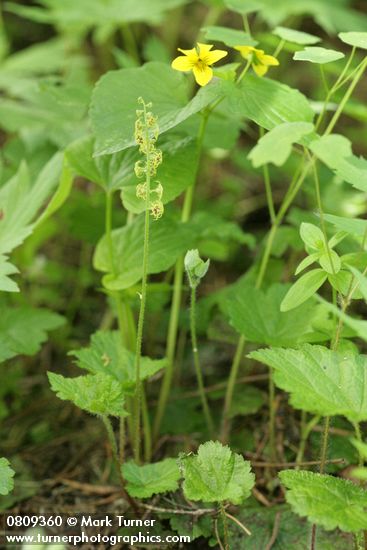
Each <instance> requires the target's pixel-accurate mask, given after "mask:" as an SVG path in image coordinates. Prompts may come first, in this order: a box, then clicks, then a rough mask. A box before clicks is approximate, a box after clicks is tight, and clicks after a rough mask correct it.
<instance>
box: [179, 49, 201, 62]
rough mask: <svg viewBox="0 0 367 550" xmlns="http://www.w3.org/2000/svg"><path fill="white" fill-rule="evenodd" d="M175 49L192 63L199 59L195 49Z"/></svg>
mask: <svg viewBox="0 0 367 550" xmlns="http://www.w3.org/2000/svg"><path fill="white" fill-rule="evenodd" d="M177 49H178V51H179V52H181V53H183V54H185V55H186V56H187V57H188V58H189V59H190V61H192V62H193V63H195V62H196V61H197V60H198V59H199V56H198V53H197V51H196V49H195V48H192V49H191V50H182V49H181V48H177Z"/></svg>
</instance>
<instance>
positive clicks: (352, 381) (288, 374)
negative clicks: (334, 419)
mask: <svg viewBox="0 0 367 550" xmlns="http://www.w3.org/2000/svg"><path fill="white" fill-rule="evenodd" d="M249 357H251V358H252V359H256V360H257V361H260V362H261V363H264V364H265V365H268V366H269V367H271V368H272V369H273V370H274V382H275V384H276V385H277V386H278V387H279V388H281V389H283V390H285V391H287V392H289V393H290V396H291V397H290V402H291V404H292V405H293V406H294V407H295V408H297V409H302V410H304V411H308V412H311V413H314V414H318V415H321V416H335V415H342V416H345V417H346V418H347V419H348V420H349V421H350V422H352V423H354V424H355V423H358V422H363V421H365V420H367V356H365V355H358V354H355V353H353V352H351V351H348V352H344V353H341V352H337V351H332V350H329V349H328V348H326V347H323V346H316V345H310V344H304V345H302V346H300V347H299V348H298V349H285V348H276V347H271V348H269V349H260V350H257V351H254V352H252V353H250V355H249Z"/></svg>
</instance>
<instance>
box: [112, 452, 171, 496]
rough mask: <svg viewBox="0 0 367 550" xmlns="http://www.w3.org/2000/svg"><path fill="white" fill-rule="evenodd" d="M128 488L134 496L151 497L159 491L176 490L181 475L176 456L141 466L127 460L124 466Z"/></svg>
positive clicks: (123, 471) (123, 470)
mask: <svg viewBox="0 0 367 550" xmlns="http://www.w3.org/2000/svg"><path fill="white" fill-rule="evenodd" d="M122 473H123V476H124V479H126V481H127V485H126V489H127V491H128V493H129V495H131V496H132V497H137V498H150V497H151V496H153V495H156V494H159V493H166V492H167V491H176V489H178V481H179V479H180V477H181V475H180V470H179V467H178V464H177V460H176V459H175V458H165V459H164V460H161V461H160V462H155V463H153V464H145V465H144V466H139V465H138V464H134V462H126V463H125V464H124V465H123V466H122Z"/></svg>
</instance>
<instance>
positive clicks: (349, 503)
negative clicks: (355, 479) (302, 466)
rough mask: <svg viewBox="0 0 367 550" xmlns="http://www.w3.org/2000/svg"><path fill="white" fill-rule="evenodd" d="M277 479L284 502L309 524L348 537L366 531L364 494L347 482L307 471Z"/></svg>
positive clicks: (366, 499) (285, 473) (283, 474)
mask: <svg viewBox="0 0 367 550" xmlns="http://www.w3.org/2000/svg"><path fill="white" fill-rule="evenodd" d="M279 477H280V479H281V481H282V483H283V484H284V485H285V486H286V487H287V489H288V490H287V492H286V500H287V502H288V503H289V504H290V505H291V506H292V509H293V510H294V511H295V512H296V513H297V514H298V515H300V516H306V517H307V519H308V520H309V521H310V522H311V523H316V524H317V525H321V526H322V527H324V528H325V529H328V530H332V529H335V528H336V527H339V528H340V529H341V530H342V531H346V532H347V533H350V532H352V533H354V532H357V531H359V530H361V529H366V528H367V491H364V490H363V489H362V488H361V487H358V486H357V485H355V484H354V483H352V482H350V481H348V480H346V479H338V478H335V477H332V476H329V475H325V474H324V475H321V474H315V473H313V472H307V471H295V470H285V471H283V472H280V474H279Z"/></svg>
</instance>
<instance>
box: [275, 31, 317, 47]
mask: <svg viewBox="0 0 367 550" xmlns="http://www.w3.org/2000/svg"><path fill="white" fill-rule="evenodd" d="M273 34H275V35H276V36H279V38H281V39H282V40H286V41H287V42H293V43H294V44H300V45H302V46H306V45H308V44H317V42H321V38H319V37H318V36H315V35H313V34H309V33H308V32H302V31H297V30H295V29H288V28H287V27H276V28H275V29H274V30H273Z"/></svg>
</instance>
